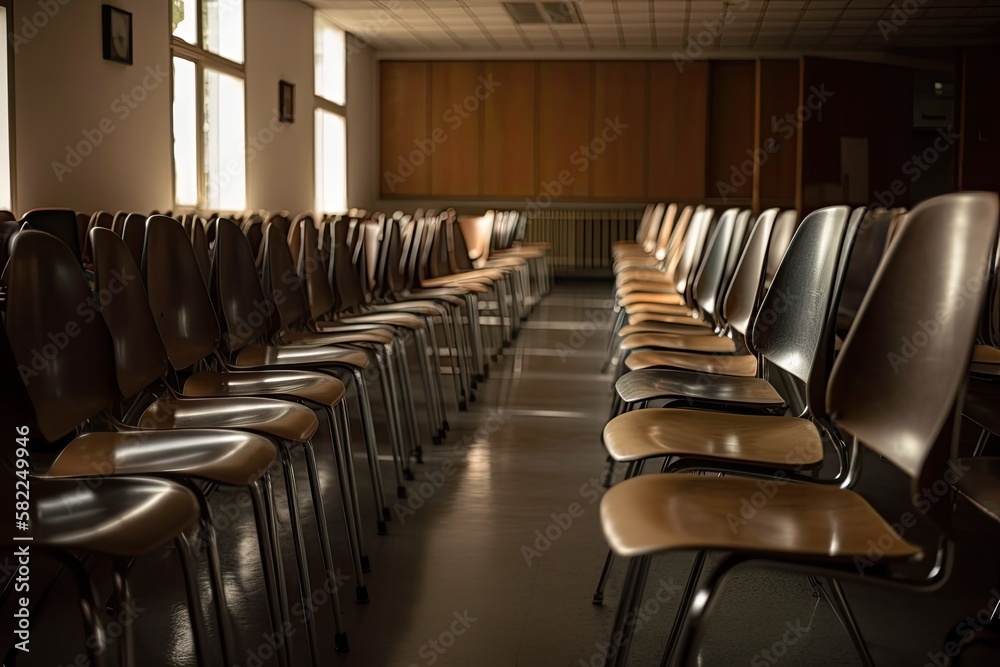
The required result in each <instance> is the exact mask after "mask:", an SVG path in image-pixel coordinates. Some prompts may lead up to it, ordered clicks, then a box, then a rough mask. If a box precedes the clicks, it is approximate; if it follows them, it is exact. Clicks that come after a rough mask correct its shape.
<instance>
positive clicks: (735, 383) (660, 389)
mask: <svg viewBox="0 0 1000 667" xmlns="http://www.w3.org/2000/svg"><path fill="white" fill-rule="evenodd" d="M615 389H616V390H617V391H618V395H619V396H621V397H622V400H623V401H625V402H626V403H635V402H637V401H651V400H654V399H683V398H689V399H692V400H696V401H701V402H707V403H713V404H719V405H740V406H748V407H751V408H755V409H772V408H781V407H783V406H784V405H785V401H784V400H783V399H782V398H781V396H780V395H779V394H778V392H777V391H775V390H774V387H772V386H771V385H770V384H769V383H768V382H767V380H763V379H761V378H756V377H752V378H751V377H732V376H728V375H703V374H701V373H691V372H688V371H674V370H663V369H658V368H650V369H647V370H642V371H632V372H630V373H626V374H625V375H623V376H621V377H620V378H618V382H616V383H615Z"/></svg>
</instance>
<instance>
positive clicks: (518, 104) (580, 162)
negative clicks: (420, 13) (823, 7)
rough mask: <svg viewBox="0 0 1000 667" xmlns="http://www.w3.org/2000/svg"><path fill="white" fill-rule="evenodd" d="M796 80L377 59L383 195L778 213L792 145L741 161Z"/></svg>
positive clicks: (672, 67)
mask: <svg viewBox="0 0 1000 667" xmlns="http://www.w3.org/2000/svg"><path fill="white" fill-rule="evenodd" d="M798 72H799V61H797V60H792V61H763V62H762V63H755V62H754V61H752V60H742V61H740V60H735V61H697V62H693V63H686V64H685V66H684V67H683V70H681V69H678V67H677V65H676V64H675V63H674V62H673V61H648V62H647V61H537V62H533V61H516V62H515V61H485V62H483V61H454V62H451V61H432V62H409V61H383V62H382V63H381V128H382V134H381V149H380V154H381V155H380V157H381V168H380V171H381V178H380V183H381V193H382V197H383V198H386V199H393V198H411V199H412V198H418V197H422V198H434V197H447V198H451V199H470V200H475V199H529V200H535V201H538V202H539V203H545V202H547V201H549V200H550V199H551V200H558V201H565V202H574V201H577V202H579V201H595V202H622V203H624V202H645V201H649V200H672V201H674V200H678V201H704V200H706V199H707V200H713V201H716V202H720V203H722V202H726V203H733V204H744V205H748V204H750V203H751V200H752V199H759V200H760V201H761V202H774V203H775V205H777V204H778V203H779V202H780V203H788V202H789V201H791V200H794V197H795V169H794V166H795V162H794V158H795V152H796V148H795V145H794V141H792V143H791V144H790V145H789V146H787V147H786V146H784V145H783V147H782V148H781V150H780V152H779V154H778V155H776V156H770V157H769V159H768V161H767V163H766V164H765V163H761V164H759V165H756V166H754V163H753V159H752V158H753V155H754V154H755V150H756V149H757V148H758V147H759V146H758V142H761V141H764V140H766V139H767V138H768V137H769V131H768V128H767V127H763V126H762V123H764V124H765V125H766V124H768V123H770V120H769V119H768V120H765V119H764V116H765V115H766V114H771V113H774V114H777V113H778V112H779V111H783V110H785V109H786V108H787V107H788V103H789V101H795V103H796V104H797V100H798V98H799V84H800V81H799V74H798ZM761 85H763V88H762V89H761ZM787 111H794V105H793V108H791V109H787ZM748 160H750V163H749V164H750V165H751V168H750V169H749V171H748V172H747V174H748V175H747V176H746V177H745V178H739V177H734V175H733V174H734V170H736V173H739V172H740V170H741V169H743V167H744V166H745V165H744V163H746V162H747V161H748ZM789 160H793V162H791V163H789V162H788V161H789ZM790 165H791V166H790ZM757 171H759V172H760V173H759V174H757V173H756V172H757ZM720 184H727V185H726V187H721V186H720ZM729 185H731V186H732V187H729ZM720 187H721V192H720ZM758 195H759V197H758Z"/></svg>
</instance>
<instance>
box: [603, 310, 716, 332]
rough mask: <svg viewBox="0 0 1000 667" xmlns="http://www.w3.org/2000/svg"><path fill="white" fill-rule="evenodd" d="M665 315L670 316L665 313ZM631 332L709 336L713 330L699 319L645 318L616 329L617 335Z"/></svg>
mask: <svg viewBox="0 0 1000 667" xmlns="http://www.w3.org/2000/svg"><path fill="white" fill-rule="evenodd" d="M665 317H670V315H666V316H665ZM632 334H672V335H676V336H711V335H714V334H715V332H714V331H713V330H712V329H711V328H710V325H708V324H706V323H705V322H702V321H701V320H695V319H691V320H689V321H688V322H657V321H656V320H645V321H642V322H636V323H634V324H626V325H625V326H623V327H622V328H621V329H619V330H618V335H619V336H630V335H632Z"/></svg>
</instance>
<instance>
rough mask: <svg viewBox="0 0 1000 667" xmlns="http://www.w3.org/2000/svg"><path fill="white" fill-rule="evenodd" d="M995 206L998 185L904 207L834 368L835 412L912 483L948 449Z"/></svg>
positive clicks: (936, 471) (926, 476) (942, 463)
mask: <svg viewBox="0 0 1000 667" xmlns="http://www.w3.org/2000/svg"><path fill="white" fill-rule="evenodd" d="M998 212H1000V207H998V203H997V195H996V193H982V192H962V193H957V194H952V195H945V196H942V197H936V198H934V199H930V200H928V201H925V202H923V203H922V204H919V205H918V206H917V207H915V208H914V209H913V210H912V211H911V212H910V213H909V214H907V220H906V223H905V224H904V225H903V227H902V228H901V229H900V230H899V233H898V234H897V236H896V239H895V240H894V242H893V243H892V245H891V247H890V248H889V250H888V253H887V254H886V257H885V259H884V260H883V262H882V264H881V265H880V266H879V268H878V271H877V272H876V274H875V278H874V280H873V281H872V286H871V288H870V289H869V291H868V293H867V294H866V295H865V299H864V301H863V302H862V304H861V307H860V309H859V310H858V315H857V318H856V319H855V322H854V326H853V327H852V328H851V331H850V332H849V333H848V335H847V339H846V340H845V341H844V346H843V348H842V350H841V352H840V355H839V356H838V358H837V361H836V363H835V365H834V368H833V371H832V375H831V378H830V383H829V388H828V391H827V395H826V399H827V404H828V410H829V413H830V415H831V417H832V418H833V419H834V421H835V422H836V424H837V425H838V426H839V427H841V428H843V429H845V430H847V431H848V432H850V433H851V434H853V435H854V436H857V438H858V439H859V440H860V441H861V442H863V443H864V444H865V445H866V446H868V447H869V448H871V449H873V450H874V451H875V452H877V453H878V454H880V455H882V456H884V457H885V458H887V459H888V460H889V461H890V462H892V463H893V464H894V465H895V466H897V467H898V468H900V469H901V470H902V471H903V472H905V473H906V474H907V475H909V476H910V478H911V479H912V480H913V488H914V489H915V490H918V489H920V488H921V487H925V486H929V485H930V484H932V483H933V482H934V481H936V480H940V479H942V478H943V473H944V472H945V471H946V466H947V464H948V461H949V459H950V457H951V456H952V448H953V446H954V444H955V442H956V439H957V435H958V421H959V420H958V419H957V418H956V417H957V415H960V414H961V400H962V396H963V394H964V391H963V386H964V383H965V378H966V374H967V373H968V366H969V359H970V357H971V353H972V342H973V337H974V335H975V328H976V319H977V318H978V315H979V311H980V307H981V302H982V297H983V294H982V289H981V288H982V286H983V285H984V283H985V281H986V280H987V275H986V270H985V267H986V266H988V263H989V256H990V254H991V253H992V252H994V248H995V244H996V243H997V216H998ZM932 505H934V506H935V507H934V509H932V510H931V511H932V512H938V511H940V512H950V503H948V502H940V503H932ZM936 506H941V507H936ZM932 518H936V517H932Z"/></svg>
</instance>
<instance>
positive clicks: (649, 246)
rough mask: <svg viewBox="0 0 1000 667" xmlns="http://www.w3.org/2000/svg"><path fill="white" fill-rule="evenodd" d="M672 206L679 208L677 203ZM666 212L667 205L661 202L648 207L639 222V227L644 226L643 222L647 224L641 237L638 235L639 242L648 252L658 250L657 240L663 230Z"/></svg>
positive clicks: (675, 208)
mask: <svg viewBox="0 0 1000 667" xmlns="http://www.w3.org/2000/svg"><path fill="white" fill-rule="evenodd" d="M671 206H673V207H674V211H676V210H677V205H676V204H671ZM666 212H667V205H666V204H664V203H659V204H656V205H654V206H652V207H649V206H647V207H646V211H645V212H644V214H643V218H642V220H641V221H640V222H639V227H642V226H643V224H645V225H646V229H645V231H644V233H643V235H642V236H641V237H640V236H638V234H637V235H636V237H637V238H638V239H639V244H640V245H641V246H642V249H643V250H644V251H645V252H646V253H649V254H652V253H654V252H655V251H656V246H657V241H658V240H659V238H660V236H661V234H662V231H663V225H664V222H665V219H666V218H665V214H666ZM668 234H669V232H668Z"/></svg>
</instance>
